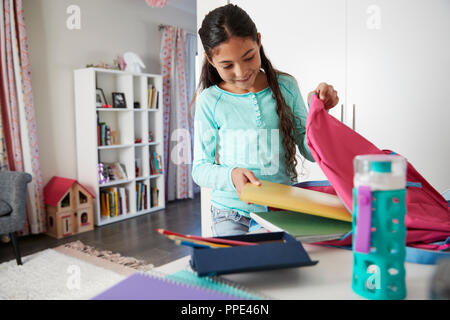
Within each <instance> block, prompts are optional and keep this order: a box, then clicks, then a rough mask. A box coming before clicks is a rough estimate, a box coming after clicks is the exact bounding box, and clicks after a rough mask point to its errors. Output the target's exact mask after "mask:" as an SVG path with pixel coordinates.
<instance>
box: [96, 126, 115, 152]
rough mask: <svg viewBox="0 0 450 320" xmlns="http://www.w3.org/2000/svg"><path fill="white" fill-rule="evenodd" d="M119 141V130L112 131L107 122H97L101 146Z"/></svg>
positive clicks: (98, 139)
mask: <svg viewBox="0 0 450 320" xmlns="http://www.w3.org/2000/svg"><path fill="white" fill-rule="evenodd" d="M113 142H114V143H118V141H117V131H112V130H111V127H110V126H108V125H107V124H106V122H98V123H97V144H98V146H99V147H101V146H111V145H113Z"/></svg>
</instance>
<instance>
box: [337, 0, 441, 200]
mask: <svg viewBox="0 0 450 320" xmlns="http://www.w3.org/2000/svg"><path fill="white" fill-rule="evenodd" d="M347 30H348V38H347V46H348V47H347V54H348V56H347V81H348V82H347V97H346V107H347V111H349V110H352V109H353V105H355V118H354V119H355V129H356V131H357V132H359V133H360V134H362V135H363V136H364V137H366V138H367V139H369V140H370V141H372V142H373V143H374V144H375V145H376V146H377V147H379V148H380V149H391V150H393V151H396V152H398V153H400V154H402V155H403V156H405V157H406V158H407V159H408V160H409V161H410V162H411V163H412V164H413V165H414V167H415V168H416V169H417V170H418V171H419V172H420V173H421V174H422V175H423V176H424V177H425V178H426V179H427V180H428V181H429V182H430V183H431V184H432V185H433V186H434V187H435V188H436V189H437V190H438V191H440V192H442V191H444V190H445V189H448V188H449V187H450V166H449V163H450V144H449V141H448V139H449V137H450V125H449V119H450V95H449V92H450V77H449V74H450V37H449V31H450V1H448V0H432V1H425V0H378V1H376V2H374V1H369V0H348V1H347ZM352 122H353V114H352V112H348V113H347V123H352Z"/></svg>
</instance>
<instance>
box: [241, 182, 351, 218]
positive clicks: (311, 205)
mask: <svg viewBox="0 0 450 320" xmlns="http://www.w3.org/2000/svg"><path fill="white" fill-rule="evenodd" d="M260 181H261V186H257V185H254V184H252V183H247V184H246V185H245V186H244V188H243V190H242V192H241V196H240V199H241V200H242V201H245V202H248V203H254V204H259V205H263V206H268V207H272V208H279V209H284V210H290V211H297V212H303V213H307V214H311V215H316V216H321V217H325V218H330V219H335V220H341V221H349V222H351V221H352V215H351V214H350V212H348V211H347V209H346V208H345V206H344V204H343V203H342V201H341V200H340V199H339V197H337V196H335V195H332V194H328V193H324V192H319V191H314V190H306V189H302V188H297V187H292V186H288V185H284V184H280V183H273V182H269V181H264V180H260Z"/></svg>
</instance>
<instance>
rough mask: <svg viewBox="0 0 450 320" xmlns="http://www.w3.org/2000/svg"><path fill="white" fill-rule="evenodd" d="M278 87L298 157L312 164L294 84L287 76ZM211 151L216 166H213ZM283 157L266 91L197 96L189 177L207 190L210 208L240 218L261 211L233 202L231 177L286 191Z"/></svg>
mask: <svg viewBox="0 0 450 320" xmlns="http://www.w3.org/2000/svg"><path fill="white" fill-rule="evenodd" d="M278 83H279V85H280V90H281V93H282V95H283V97H284V99H285V101H286V104H287V105H288V106H289V107H290V108H291V109H292V111H293V113H294V115H295V116H297V117H296V120H295V122H296V126H297V128H298V131H299V135H296V136H295V142H296V144H297V146H301V145H302V146H303V149H304V150H305V151H306V152H305V154H303V153H302V155H303V156H304V157H305V158H306V159H308V160H310V161H314V159H313V157H312V156H311V153H310V151H309V148H308V146H307V144H306V134H305V132H306V130H305V125H306V117H307V110H306V107H305V104H304V102H303V99H302V96H301V94H300V90H299V88H298V85H297V82H296V80H295V79H294V78H292V77H291V76H288V75H279V76H278ZM298 118H299V119H298ZM216 148H217V153H218V158H219V159H218V160H219V161H218V162H219V163H216V160H215V153H216ZM299 150H301V148H299ZM284 154H285V151H284V147H283V143H282V139H281V132H280V130H279V118H278V114H277V112H276V101H275V99H274V98H273V96H272V91H271V90H270V88H269V87H267V88H266V89H264V90H262V91H259V92H257V93H253V92H249V93H245V94H236V93H231V92H228V91H225V90H222V89H220V88H219V87H218V86H216V85H215V86H211V87H209V88H207V89H205V90H203V91H202V93H201V94H200V95H199V97H198V98H197V102H196V110H195V120H194V163H193V168H192V177H193V180H194V181H195V182H196V183H197V184H198V185H199V186H201V187H205V188H212V189H213V193H212V196H211V203H212V204H213V205H214V206H215V207H217V208H219V209H234V210H237V211H239V212H240V213H241V214H243V215H245V216H249V213H250V212H258V211H259V212H261V211H267V207H266V206H261V205H256V204H246V203H245V202H243V201H241V200H240V199H239V196H238V195H237V193H236V189H235V187H234V185H233V182H232V180H231V171H232V170H233V169H234V168H245V169H248V170H251V171H252V172H253V173H254V174H255V176H256V178H258V179H260V180H266V181H270V182H276V183H282V184H288V185H290V184H292V183H293V182H292V181H291V177H290V176H288V175H287V174H286V172H285V159H284Z"/></svg>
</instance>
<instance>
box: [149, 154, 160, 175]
mask: <svg viewBox="0 0 450 320" xmlns="http://www.w3.org/2000/svg"><path fill="white" fill-rule="evenodd" d="M150 174H152V175H155V174H163V170H162V160H161V156H160V155H159V154H158V153H156V152H152V154H151V155H150Z"/></svg>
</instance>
